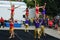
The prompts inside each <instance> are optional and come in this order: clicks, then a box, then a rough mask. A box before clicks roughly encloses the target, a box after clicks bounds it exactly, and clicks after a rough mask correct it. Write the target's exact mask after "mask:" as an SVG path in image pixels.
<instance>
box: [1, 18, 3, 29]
mask: <svg viewBox="0 0 60 40" xmlns="http://www.w3.org/2000/svg"><path fill="white" fill-rule="evenodd" d="M1 26H2V27H3V28H4V19H3V17H1Z"/></svg>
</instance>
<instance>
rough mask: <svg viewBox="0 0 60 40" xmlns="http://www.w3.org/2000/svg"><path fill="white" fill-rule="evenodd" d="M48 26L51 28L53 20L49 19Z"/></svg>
mask: <svg viewBox="0 0 60 40" xmlns="http://www.w3.org/2000/svg"><path fill="white" fill-rule="evenodd" d="M48 26H49V27H50V28H51V27H52V26H53V22H52V20H49V19H48Z"/></svg>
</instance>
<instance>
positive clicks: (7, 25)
mask: <svg viewBox="0 0 60 40" xmlns="http://www.w3.org/2000/svg"><path fill="white" fill-rule="evenodd" d="M21 25H22V24H20V23H14V27H21ZM5 26H6V27H9V26H10V23H9V22H5Z"/></svg>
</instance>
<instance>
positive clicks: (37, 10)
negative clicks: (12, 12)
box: [36, 6, 39, 14]
mask: <svg viewBox="0 0 60 40" xmlns="http://www.w3.org/2000/svg"><path fill="white" fill-rule="evenodd" d="M36 14H39V7H37V6H36Z"/></svg>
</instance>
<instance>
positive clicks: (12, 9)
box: [11, 7, 14, 15]
mask: <svg viewBox="0 0 60 40" xmlns="http://www.w3.org/2000/svg"><path fill="white" fill-rule="evenodd" d="M13 14H14V7H12V8H11V15H13Z"/></svg>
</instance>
